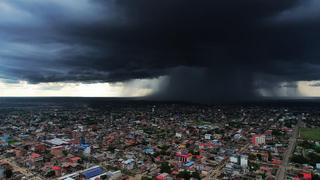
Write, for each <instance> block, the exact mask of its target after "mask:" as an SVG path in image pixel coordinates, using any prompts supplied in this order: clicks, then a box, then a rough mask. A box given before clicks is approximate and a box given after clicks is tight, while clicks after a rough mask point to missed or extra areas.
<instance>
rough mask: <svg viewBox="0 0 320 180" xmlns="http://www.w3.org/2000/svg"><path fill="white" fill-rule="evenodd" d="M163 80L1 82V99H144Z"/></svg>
mask: <svg viewBox="0 0 320 180" xmlns="http://www.w3.org/2000/svg"><path fill="white" fill-rule="evenodd" d="M162 79H163V78H161V77H160V78H156V79H141V80H131V81H128V82H119V83H107V82H103V83H80V82H79V83H73V82H56V83H55V82H53V83H39V84H30V83H28V82H26V81H20V82H17V83H5V82H3V81H0V97H142V96H147V95H149V94H151V93H152V92H153V91H154V89H156V88H158V85H159V84H160V83H159V81H161V80H162Z"/></svg>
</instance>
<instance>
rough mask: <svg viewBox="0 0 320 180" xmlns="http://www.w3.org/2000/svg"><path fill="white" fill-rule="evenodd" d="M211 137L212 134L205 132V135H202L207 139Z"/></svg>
mask: <svg viewBox="0 0 320 180" xmlns="http://www.w3.org/2000/svg"><path fill="white" fill-rule="evenodd" d="M211 137H212V135H211V134H205V135H204V139H207V140H210V139H211Z"/></svg>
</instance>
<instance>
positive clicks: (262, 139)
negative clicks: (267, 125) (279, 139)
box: [252, 135, 266, 146]
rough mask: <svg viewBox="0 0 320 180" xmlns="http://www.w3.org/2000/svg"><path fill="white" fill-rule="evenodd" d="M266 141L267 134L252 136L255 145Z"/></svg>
mask: <svg viewBox="0 0 320 180" xmlns="http://www.w3.org/2000/svg"><path fill="white" fill-rule="evenodd" d="M265 143H266V136H265V135H253V136H252V144H253V145H255V146H259V145H260V144H265Z"/></svg>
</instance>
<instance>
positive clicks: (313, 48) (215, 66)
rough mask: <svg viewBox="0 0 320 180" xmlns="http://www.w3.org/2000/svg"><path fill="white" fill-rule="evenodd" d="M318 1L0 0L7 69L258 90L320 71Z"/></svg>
mask: <svg viewBox="0 0 320 180" xmlns="http://www.w3.org/2000/svg"><path fill="white" fill-rule="evenodd" d="M319 8H320V3H318V1H316V0H304V1H302V0H281V1H267V0H241V1H235V0H216V1H211V0H204V1H200V2H198V1H197V2H196V1H191V0H162V1H152V0H135V1H132V0H91V1H90V0H77V1H75V0H63V1H62V0H55V1H54V0H48V1H41V0H30V1H22V0H11V1H2V2H1V3H0V10H1V11H0V15H1V16H0V38H1V40H0V49H1V50H0V62H1V67H0V73H1V77H3V78H6V79H11V80H27V81H29V82H32V83H39V82H56V81H86V82H92V81H106V82H117V81H126V80H130V79H139V78H153V77H159V76H161V75H169V76H170V78H169V80H168V81H167V82H166V84H164V85H163V87H162V89H160V90H159V91H158V92H157V93H156V94H155V95H154V97H158V98H163V99H179V100H181V99H182V100H194V101H200V100H203V101H204V100H207V101H211V100H220V99H248V98H256V96H257V92H256V91H257V89H259V88H266V89H273V88H274V87H277V86H279V83H281V82H289V83H294V81H298V80H316V79H319V77H320V74H319V72H320V71H319V65H320V60H319V57H320V53H319V52H320V51H318V47H320V34H319V33H318V32H319V30H320V23H319V22H320V21H318V20H320V13H319V12H318V11H317V10H318V9H319ZM310 12H313V14H312V13H310Z"/></svg>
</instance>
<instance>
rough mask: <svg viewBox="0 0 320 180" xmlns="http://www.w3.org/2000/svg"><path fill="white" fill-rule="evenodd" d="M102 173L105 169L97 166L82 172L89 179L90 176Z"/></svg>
mask: <svg viewBox="0 0 320 180" xmlns="http://www.w3.org/2000/svg"><path fill="white" fill-rule="evenodd" d="M102 173H103V169H102V168H101V167H97V168H93V169H89V170H87V171H85V172H83V173H82V174H83V175H84V176H86V178H88V179H89V178H92V177H95V176H98V175H100V174H102Z"/></svg>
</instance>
